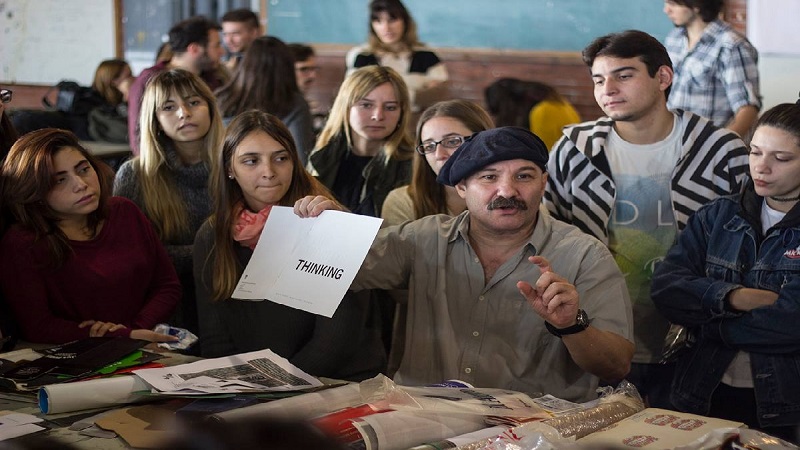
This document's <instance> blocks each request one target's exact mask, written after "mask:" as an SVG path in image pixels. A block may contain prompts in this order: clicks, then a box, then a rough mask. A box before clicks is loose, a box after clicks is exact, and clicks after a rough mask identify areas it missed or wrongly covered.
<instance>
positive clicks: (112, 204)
mask: <svg viewBox="0 0 800 450" xmlns="http://www.w3.org/2000/svg"><path fill="white" fill-rule="evenodd" d="M0 174H1V175H0V176H1V177H2V178H1V180H2V182H1V184H0V192H1V193H2V202H3V205H4V206H3V219H4V220H5V221H10V222H11V225H10V227H8V229H7V231H6V233H5V235H4V236H3V239H2V242H0V287H1V288H2V291H3V295H4V296H5V298H6V301H7V302H8V303H9V305H10V306H11V309H12V311H13V314H14V318H15V319H16V321H17V322H18V323H19V326H20V329H21V330H20V331H21V334H22V338H23V339H24V340H26V341H30V342H38V343H47V344H60V343H65V342H69V341H72V340H76V339H81V338H85V337H90V336H104V335H106V336H130V337H132V338H137V339H147V340H152V341H160V340H173V338H172V337H170V336H165V335H161V334H156V333H154V332H153V331H150V328H152V327H154V326H155V325H156V324H158V323H159V322H163V321H166V320H167V319H168V318H169V316H170V314H171V313H172V311H173V310H174V309H175V306H176V305H177V303H178V301H179V300H180V295H181V289H180V284H179V283H178V278H177V276H176V275H175V269H173V267H172V263H171V262H170V260H169V257H168V256H167V253H166V251H165V250H164V246H163V245H162V244H161V242H160V241H159V239H158V236H157V235H156V233H155V230H153V227H152V225H151V224H150V222H149V221H148V220H147V218H146V217H145V216H144V215H143V214H142V213H141V211H139V208H137V207H136V205H134V204H133V203H131V202H129V201H128V200H126V199H122V198H118V197H111V185H110V179H111V176H112V175H111V169H109V168H108V166H106V165H105V164H103V163H102V162H99V161H98V160H97V159H96V158H95V157H94V156H92V155H91V154H90V153H89V152H88V151H87V150H86V149H84V148H83V147H81V145H80V143H79V142H78V139H77V137H76V136H75V135H74V134H72V133H70V132H69V131H64V130H57V129H53V128H47V129H42V130H37V131H33V132H31V133H28V134H26V135H24V136H23V137H21V138H20V139H19V140H18V141H17V142H16V143H15V144H14V146H13V147H11V151H10V152H9V154H8V156H7V158H6V160H5V161H4V163H3V167H2V172H0ZM4 225H8V223H5V224H4Z"/></svg>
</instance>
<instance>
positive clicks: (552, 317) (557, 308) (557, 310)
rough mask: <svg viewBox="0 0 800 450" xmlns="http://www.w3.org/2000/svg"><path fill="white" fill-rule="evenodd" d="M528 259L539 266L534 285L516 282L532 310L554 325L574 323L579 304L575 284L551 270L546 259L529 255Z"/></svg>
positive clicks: (561, 325)
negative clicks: (537, 277) (540, 273)
mask: <svg viewBox="0 0 800 450" xmlns="http://www.w3.org/2000/svg"><path fill="white" fill-rule="evenodd" d="M528 261H530V262H532V263H533V264H536V265H537V266H539V269H540V270H541V271H542V275H541V276H540V277H539V279H538V280H537V281H536V284H535V285H534V286H532V285H531V284H530V283H528V282H527V281H519V282H517V288H518V289H519V292H520V293H521V294H522V295H523V296H525V298H526V299H527V300H528V303H530V305H531V306H532V307H533V310H534V311H536V313H537V314H539V315H540V316H542V318H543V319H544V320H546V321H548V322H550V324H551V325H553V326H554V327H556V328H566V327H569V326H572V325H575V319H576V317H577V315H578V304H579V301H578V300H579V299H578V291H577V289H575V286H574V285H572V284H571V283H569V282H568V281H567V280H566V279H565V278H564V277H562V276H560V275H558V274H557V273H555V272H553V270H552V268H551V267H550V262H548V261H547V259H545V258H543V257H541V256H531V257H529V258H528Z"/></svg>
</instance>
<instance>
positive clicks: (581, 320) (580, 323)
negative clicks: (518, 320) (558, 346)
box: [544, 309, 589, 337]
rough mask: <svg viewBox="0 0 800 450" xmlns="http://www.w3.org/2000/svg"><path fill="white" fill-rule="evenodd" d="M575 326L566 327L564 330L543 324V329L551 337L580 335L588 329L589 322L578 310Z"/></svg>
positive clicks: (584, 314) (548, 323)
mask: <svg viewBox="0 0 800 450" xmlns="http://www.w3.org/2000/svg"><path fill="white" fill-rule="evenodd" d="M576 320H577V321H576V322H575V325H571V326H568V327H566V328H556V327H554V326H553V324H551V323H550V322H548V321H546V320H545V322H544V326H545V328H547V331H548V332H550V334H552V335H553V336H556V337H562V336H568V335H570V334H575V333H580V332H581V331H583V330H585V329H587V328H589V321H588V320H587V318H586V313H585V312H584V311H583V310H582V309H580V310H578V316H577V318H576Z"/></svg>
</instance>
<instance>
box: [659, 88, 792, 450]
mask: <svg viewBox="0 0 800 450" xmlns="http://www.w3.org/2000/svg"><path fill="white" fill-rule="evenodd" d="M749 161H750V178H751V179H750V180H748V181H747V184H746V185H745V189H744V191H743V192H742V193H741V194H740V195H736V196H729V197H723V198H719V199H717V200H715V201H713V202H712V203H710V204H708V205H706V206H705V207H703V208H702V209H700V210H699V211H698V212H696V213H695V214H694V215H693V216H692V217H690V218H689V223H688V224H687V225H686V228H685V229H684V230H683V231H682V232H681V233H680V235H679V236H678V241H677V243H676V244H675V245H674V246H673V247H672V248H671V249H670V251H669V253H668V254H667V256H666V258H665V259H664V261H663V262H661V263H660V264H658V265H657V266H656V271H655V274H654V275H653V289H652V296H653V301H654V302H655V304H656V306H658V308H659V310H660V311H662V312H663V313H664V315H665V316H667V318H668V319H669V320H671V321H672V322H675V323H677V324H680V325H683V326H685V327H687V329H688V330H689V332H690V333H691V335H692V337H693V339H692V345H691V346H689V347H688V348H687V349H686V350H685V351H684V353H682V354H681V355H680V357H679V359H678V366H677V370H676V376H675V381H674V382H673V384H672V403H673V404H674V405H675V406H676V407H677V408H678V409H680V410H681V411H687V412H691V413H695V414H703V415H707V416H712V417H720V418H723V419H729V420H735V421H741V422H744V423H745V424H746V425H747V426H748V427H750V428H756V429H761V430H763V431H765V432H767V433H770V434H772V435H775V436H778V437H781V438H784V439H787V440H789V441H791V442H795V443H797V442H798V433H797V431H798V428H797V427H798V424H800V386H798V384H797V380H798V379H800V333H798V327H797V322H798V320H800V310H798V306H797V305H798V299H800V265H798V263H797V257H798V255H800V250H798V249H800V181H798V180H800V102H797V103H795V104H790V103H784V104H781V105H778V106H776V107H774V108H772V109H770V110H769V111H767V112H765V113H764V115H763V116H762V117H761V118H760V119H759V120H758V123H757V124H756V130H755V132H754V134H753V139H752V141H751V142H750V157H749Z"/></svg>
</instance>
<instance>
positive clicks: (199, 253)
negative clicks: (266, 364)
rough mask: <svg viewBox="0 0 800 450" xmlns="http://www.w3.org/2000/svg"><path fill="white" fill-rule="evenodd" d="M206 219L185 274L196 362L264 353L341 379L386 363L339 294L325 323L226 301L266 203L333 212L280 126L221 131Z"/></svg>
mask: <svg viewBox="0 0 800 450" xmlns="http://www.w3.org/2000/svg"><path fill="white" fill-rule="evenodd" d="M212 184H213V186H214V190H213V196H214V205H215V208H214V213H213V214H212V216H211V217H210V218H209V220H208V221H206V223H204V224H203V226H202V228H201V229H200V231H198V233H197V238H196V240H195V244H194V272H195V281H196V283H197V294H198V295H197V299H198V313H199V317H200V333H199V336H200V345H201V351H202V355H203V356H205V357H218V356H227V355H232V354H236V353H243V352H250V351H255V350H260V349H264V348H269V349H271V350H272V351H274V352H275V353H277V354H278V355H280V356H283V357H284V358H286V359H288V360H289V361H290V362H291V363H292V364H294V365H296V366H298V367H300V368H301V369H303V370H304V371H306V372H308V373H310V374H312V375H315V376H325V377H331V378H339V379H347V380H363V379H366V378H370V377H373V376H375V375H376V374H377V373H378V372H379V371H380V370H381V369H382V368H383V367H384V366H385V364H386V361H385V359H386V356H385V353H383V348H382V346H381V343H380V338H379V337H378V335H377V332H376V331H375V330H373V329H372V328H370V327H369V326H368V325H369V324H370V323H371V320H370V311H371V309H370V308H371V306H370V303H369V302H366V301H362V300H360V299H356V298H352V297H350V296H349V295H348V296H346V297H345V299H344V300H343V301H342V303H341V304H340V305H339V307H338V308H337V310H336V312H335V313H334V315H333V317H332V318H327V317H322V316H319V315H316V314H312V313H309V312H306V311H301V310H299V309H295V308H290V307H288V306H285V305H281V304H278V303H274V302H271V301H269V300H264V301H260V302H253V301H241V300H236V299H232V298H231V294H232V293H233V291H234V289H235V287H236V283H237V282H238V280H239V277H240V276H241V275H242V271H243V270H244V267H245V266H247V263H248V261H249V260H250V257H251V256H252V255H253V249H254V248H255V245H256V243H257V242H258V239H259V237H260V236H261V231H262V229H263V227H264V224H265V222H266V220H267V217H268V216H269V212H270V210H271V209H272V207H273V206H276V205H277V206H292V205H294V204H295V202H297V201H299V200H301V199H303V198H305V199H307V200H309V201H313V203H314V204H315V205H317V207H318V208H319V211H318V212H321V211H322V209H323V208H333V209H340V206H339V205H338V204H336V202H335V201H333V200H331V195H330V193H329V192H328V190H327V189H325V187H324V186H322V184H320V183H319V182H318V181H317V180H316V179H314V178H313V177H312V176H310V175H309V174H308V172H306V170H305V169H304V168H303V165H302V164H301V163H300V158H299V155H298V153H297V148H296V147H295V145H294V142H293V141H292V136H291V134H290V133H289V131H288V129H287V128H286V127H285V126H284V125H283V124H282V123H281V121H280V120H279V119H278V118H277V117H276V116H274V115H271V114H267V113H265V112H263V111H247V112H245V113H242V114H240V115H238V116H236V118H234V119H233V121H232V122H231V123H230V125H229V126H228V129H227V131H226V134H225V141H224V144H223V146H222V150H221V152H218V153H217V163H216V165H215V172H214V182H213V183H212Z"/></svg>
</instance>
